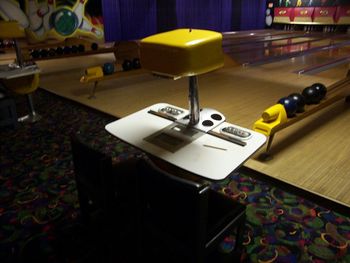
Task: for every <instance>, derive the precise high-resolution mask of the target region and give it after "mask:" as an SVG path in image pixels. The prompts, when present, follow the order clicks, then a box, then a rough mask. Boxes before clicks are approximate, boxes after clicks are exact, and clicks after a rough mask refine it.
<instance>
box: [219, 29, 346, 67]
mask: <svg viewBox="0 0 350 263" xmlns="http://www.w3.org/2000/svg"><path fill="white" fill-rule="evenodd" d="M349 45H350V38H349V37H344V36H343V35H342V36H339V37H331V38H324V39H321V40H314V39H311V40H309V41H307V40H300V42H299V43H298V41H296V43H292V44H287V45H283V44H282V45H279V46H270V47H259V46H258V47H257V48H255V49H251V50H249V52H226V51H225V53H226V54H228V55H229V56H230V57H231V58H232V59H233V60H234V61H236V62H238V63H240V64H242V65H245V66H248V65H250V66H252V65H260V64H264V63H272V62H276V61H278V60H283V59H288V58H291V57H297V56H303V55H305V54H308V53H313V52H319V51H323V50H333V49H337V48H341V47H344V48H345V49H344V50H346V47H349ZM244 48H245V47H244ZM338 53H339V55H341V53H342V52H338Z"/></svg>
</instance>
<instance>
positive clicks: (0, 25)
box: [0, 21, 26, 38]
mask: <svg viewBox="0 0 350 263" xmlns="http://www.w3.org/2000/svg"><path fill="white" fill-rule="evenodd" d="M25 36H26V35H25V32H24V29H23V28H21V26H20V25H19V24H18V22H17V21H0V38H21V37H25Z"/></svg>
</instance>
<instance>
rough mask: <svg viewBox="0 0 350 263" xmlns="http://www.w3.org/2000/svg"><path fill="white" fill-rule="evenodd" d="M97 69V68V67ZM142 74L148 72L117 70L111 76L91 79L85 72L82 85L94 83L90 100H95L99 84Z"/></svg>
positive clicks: (98, 75) (98, 76) (141, 70)
mask: <svg viewBox="0 0 350 263" xmlns="http://www.w3.org/2000/svg"><path fill="white" fill-rule="evenodd" d="M116 67H117V68H121V67H122V66H121V65H116ZM95 68H97V67H95ZM101 70H102V67H101ZM102 72H103V70H102ZM142 73H146V71H145V70H143V69H133V70H128V71H124V70H117V71H115V72H114V73H112V74H109V75H100V74H96V75H95V77H89V76H88V74H87V72H85V75H84V76H82V77H81V78H80V83H83V84H91V83H93V86H92V88H91V91H90V95H89V97H88V98H89V99H95V98H96V89H97V86H98V83H99V82H101V81H106V80H111V79H117V78H123V77H128V76H135V75H139V74H142Z"/></svg>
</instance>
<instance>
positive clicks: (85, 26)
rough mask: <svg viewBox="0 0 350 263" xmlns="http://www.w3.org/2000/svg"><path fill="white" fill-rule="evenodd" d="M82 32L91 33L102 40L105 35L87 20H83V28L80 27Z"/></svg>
mask: <svg viewBox="0 0 350 263" xmlns="http://www.w3.org/2000/svg"><path fill="white" fill-rule="evenodd" d="M79 29H80V30H83V31H86V32H90V33H92V34H94V35H95V36H96V37H98V38H101V37H102V36H103V33H102V31H101V30H100V29H98V28H97V27H94V26H93V25H92V24H91V23H90V22H89V21H88V20H87V19H85V18H84V19H83V22H82V24H81V26H80V27H79Z"/></svg>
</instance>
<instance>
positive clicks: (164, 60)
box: [140, 29, 224, 79]
mask: <svg viewBox="0 0 350 263" xmlns="http://www.w3.org/2000/svg"><path fill="white" fill-rule="evenodd" d="M140 61H141V65H142V68H144V69H147V70H150V71H152V72H153V73H154V74H156V75H160V76H164V77H169V78H173V79H177V78H180V77H186V76H196V75H200V74H203V73H206V72H209V71H212V70H215V69H218V68H220V67H222V66H223V65H224V58H223V52H222V35H221V33H218V32H214V31H210V30H201V29H176V30H172V31H168V32H164V33H159V34H155V35H152V36H149V37H146V38H144V39H142V40H141V43H140Z"/></svg>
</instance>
